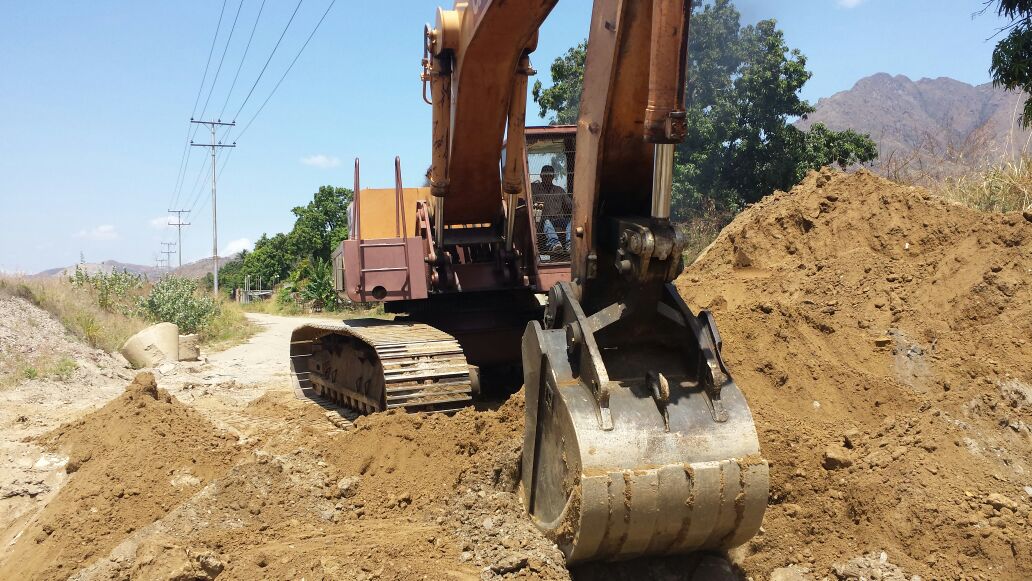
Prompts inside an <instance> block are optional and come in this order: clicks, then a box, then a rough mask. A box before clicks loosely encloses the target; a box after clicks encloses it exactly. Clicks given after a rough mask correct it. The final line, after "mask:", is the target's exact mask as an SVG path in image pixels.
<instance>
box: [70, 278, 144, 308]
mask: <svg viewBox="0 0 1032 581" xmlns="http://www.w3.org/2000/svg"><path fill="white" fill-rule="evenodd" d="M69 281H70V282H71V283H72V286H73V287H75V288H78V289H91V290H92V292H93V293H95V298H96V301H97V305H98V306H99V307H100V308H102V309H104V310H105V311H108V312H110V313H118V314H120V315H124V316H126V317H137V316H140V314H141V313H140V297H141V296H142V295H143V287H144V278H143V276H142V275H139V274H133V273H131V272H129V271H126V270H123V271H122V272H116V271H112V272H110V273H105V272H98V273H96V274H93V275H91V274H89V273H87V272H86V271H85V270H83V269H82V268H80V267H79V266H78V265H76V267H75V274H73V275H72V276H70V277H69Z"/></svg>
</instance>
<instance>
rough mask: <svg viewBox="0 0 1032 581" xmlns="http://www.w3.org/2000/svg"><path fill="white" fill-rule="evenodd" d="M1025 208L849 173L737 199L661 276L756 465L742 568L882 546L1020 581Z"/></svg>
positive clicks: (807, 563)
mask: <svg viewBox="0 0 1032 581" xmlns="http://www.w3.org/2000/svg"><path fill="white" fill-rule="evenodd" d="M1030 245H1032V223H1030V222H1029V221H1027V220H1026V219H1024V218H1023V217H1022V216H1021V215H1020V214H1009V215H1000V214H985V213H979V212H975V211H972V210H969V209H967V208H964V207H959V206H956V205H951V204H948V203H945V202H943V201H942V200H940V199H938V198H935V197H933V196H931V195H930V194H929V193H928V192H926V191H924V190H921V189H914V188H908V187H903V186H899V185H896V184H894V183H891V182H888V181H885V180H883V179H881V178H878V177H876V176H874V175H872V174H870V173H867V172H859V173H856V174H841V173H834V172H829V171H825V172H822V173H814V174H811V175H810V176H809V177H808V178H807V179H806V180H805V181H804V182H803V183H802V184H800V185H799V186H798V187H796V188H795V189H794V190H793V191H792V192H791V193H778V194H775V195H773V196H770V197H768V198H765V199H764V200H763V201H762V202H761V203H759V204H757V205H755V206H753V207H751V208H749V209H748V210H746V211H745V212H743V213H742V214H741V215H740V216H739V217H738V218H737V219H736V220H735V221H734V222H733V223H732V224H731V225H730V226H729V227H728V228H727V229H725V231H724V232H723V233H721V235H720V236H719V238H718V239H717V240H716V241H715V242H714V244H713V245H712V246H711V247H710V248H709V249H708V251H707V252H705V253H704V255H703V256H702V257H700V258H699V260H698V261H697V262H696V263H695V264H694V265H693V266H692V267H690V268H689V269H688V271H687V272H686V273H685V275H684V276H683V277H682V278H681V279H679V280H678V288H679V289H680V291H681V293H682V295H683V296H684V297H685V298H686V300H687V301H688V303H689V304H690V305H693V306H695V307H698V308H709V309H711V310H712V311H713V312H714V313H715V314H716V318H717V321H718V322H719V325H720V330H721V333H722V336H723V341H724V355H725V358H726V359H727V361H728V363H729V365H730V367H731V370H732V372H733V373H735V378H736V380H737V382H738V383H739V385H741V386H742V388H743V389H744V391H745V393H746V395H747V397H748V399H749V402H750V406H751V408H752V410H753V414H754V415H755V417H756V422H757V427H758V429H759V434H760V444H761V447H762V449H763V453H764V455H765V456H766V457H767V458H768V459H769V460H770V461H771V468H772V472H771V479H772V481H771V496H770V506H769V508H768V510H767V514H766V517H765V520H764V531H765V532H764V534H762V535H760V536H758V537H756V538H755V539H754V540H753V541H752V542H750V543H749V544H748V545H747V546H746V547H744V548H743V549H742V550H740V551H738V552H737V553H736V556H737V557H738V558H739V559H740V560H741V563H742V566H743V567H744V569H745V570H746V571H747V572H748V573H749V574H752V575H755V576H757V577H758V578H764V577H766V576H767V575H768V574H769V573H770V572H771V571H772V570H773V569H775V568H777V567H782V566H786V565H788V564H790V563H797V564H799V565H801V566H803V567H806V568H809V569H810V570H811V571H812V572H813V573H814V574H816V575H817V576H824V575H831V574H833V573H834V571H833V566H834V565H835V564H841V563H843V562H844V561H846V560H848V559H849V558H851V557H852V556H855V555H860V554H863V553H868V552H869V551H874V552H879V551H885V552H886V553H887V555H888V558H889V559H891V560H892V561H893V562H894V563H895V564H897V565H899V566H900V567H902V568H903V569H904V570H905V571H907V572H909V573H910V574H918V575H921V576H922V577H924V578H926V579H928V578H933V579H955V578H961V577H965V578H982V579H1028V578H1032V512H1030V511H1032V503H1030V494H1032V493H1028V492H1027V491H1032V488H1025V487H1028V486H1029V485H1030V484H1032V473H1030V469H1032V465H1030V459H1032V397H1030V396H1032V288H1030V281H1032V276H1030V275H1032V250H1030Z"/></svg>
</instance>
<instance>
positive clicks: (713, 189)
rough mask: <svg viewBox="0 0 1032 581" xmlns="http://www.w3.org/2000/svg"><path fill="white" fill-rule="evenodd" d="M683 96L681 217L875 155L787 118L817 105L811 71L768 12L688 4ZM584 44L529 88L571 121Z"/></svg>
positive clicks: (719, 0) (677, 209) (736, 205)
mask: <svg viewBox="0 0 1032 581" xmlns="http://www.w3.org/2000/svg"><path fill="white" fill-rule="evenodd" d="M693 11H694V13H693V15H692V23H691V32H690V34H689V40H688V43H689V46H688V57H689V73H688V86H687V89H686V95H685V97H686V98H685V103H686V108H687V128H688V131H687V136H686V139H685V141H684V143H682V144H680V145H679V146H678V148H677V157H676V165H675V170H674V208H673V210H674V216H675V218H681V219H683V218H685V217H686V216H687V215H689V214H691V213H693V212H698V211H701V210H702V209H703V208H705V207H706V206H707V204H706V201H707V200H709V201H712V202H714V203H715V204H716V205H717V206H719V207H721V208H723V209H729V210H738V209H740V208H741V207H742V206H743V205H744V204H747V203H751V202H755V201H757V200H759V199H760V198H761V197H763V196H765V195H767V194H769V193H771V192H772V191H774V190H775V189H782V190H787V189H789V188H791V187H792V186H794V185H795V184H797V183H798V182H799V181H800V180H801V179H802V178H803V176H805V175H806V172H807V171H809V170H811V169H817V168H819V167H821V166H822V165H826V164H828V163H837V164H839V165H841V166H843V167H845V166H849V165H853V164H857V163H864V162H868V161H871V160H873V159H874V158H875V157H876V156H877V149H876V147H875V144H874V142H873V141H871V139H870V138H869V137H868V136H866V135H860V134H858V133H856V132H854V131H841V132H840V131H832V130H830V129H828V128H827V127H824V126H823V125H815V126H814V127H812V128H811V129H810V130H809V131H805V132H804V131H802V130H800V129H798V128H797V127H795V126H794V125H792V124H791V123H790V121H791V120H793V119H795V118H799V117H805V116H806V115H807V114H808V113H811V112H812V111H813V110H814V109H813V107H812V106H811V105H810V104H809V103H807V102H806V101H804V100H803V99H801V98H800V97H799V91H800V89H802V87H803V85H804V84H805V83H806V81H808V80H809V79H810V72H809V71H807V70H806V57H804V56H803V55H802V53H800V52H799V51H798V50H790V49H789V48H788V46H787V45H786V43H785V39H784V35H783V33H782V32H781V31H780V30H778V29H777V23H776V22H775V21H774V20H764V21H761V22H759V23H757V24H756V25H754V26H753V25H750V26H744V27H743V26H742V25H741V18H740V15H739V13H738V11H737V10H736V9H735V7H734V5H733V4H732V2H731V0H714V2H713V3H712V4H706V5H703V4H702V2H696V3H695V4H694V6H693ZM586 48H587V45H586V43H583V42H582V43H581V44H578V45H577V46H576V47H574V48H571V49H570V50H569V51H567V52H566V54H564V55H563V56H561V57H559V58H557V59H556V60H555V62H554V63H553V64H552V67H551V72H552V82H553V84H552V86H551V87H549V88H547V89H542V88H541V86H540V84H539V83H535V86H534V91H533V97H534V99H535V101H536V102H537V103H538V105H539V106H540V107H541V114H542V115H546V114H547V113H548V112H549V111H551V112H553V113H554V116H553V117H552V119H551V120H550V122H552V123H570V122H574V121H576V117H577V108H578V107H579V104H580V97H579V96H580V93H581V90H582V87H583V81H584V56H585V54H586Z"/></svg>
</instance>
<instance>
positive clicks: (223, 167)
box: [190, 149, 236, 214]
mask: <svg viewBox="0 0 1032 581" xmlns="http://www.w3.org/2000/svg"><path fill="white" fill-rule="evenodd" d="M234 151H236V150H235V149H230V150H229V151H227V152H226V155H225V156H223V158H222V163H221V164H219V173H218V179H220V180H221V179H222V172H224V171H226V165H227V164H228V163H229V158H231V157H233V152H234ZM208 202H209V199H208V198H204V200H203V201H202V202H201V205H200V206H197V213H198V214H199V213H201V212H203V211H204V209H205V208H207V207H208ZM190 211H191V212H192V211H193V210H190Z"/></svg>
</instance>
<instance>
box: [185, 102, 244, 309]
mask: <svg viewBox="0 0 1032 581" xmlns="http://www.w3.org/2000/svg"><path fill="white" fill-rule="evenodd" d="M190 123H197V124H201V125H207V126H208V127H209V128H210V129H211V143H194V142H192V141H191V142H190V145H192V146H194V147H210V148H211V263H212V277H213V280H212V286H213V288H214V290H215V294H219V213H218V203H217V202H218V196H217V195H216V186H215V180H216V171H215V169H216V168H215V152H216V151H217V150H218V148H220V147H236V143H232V144H229V143H219V142H218V141H217V140H216V139H215V129H216V128H217V127H220V126H228V127H233V126H235V125H236V122H235V121H234V122H230V123H223V122H222V121H220V120H216V121H200V120H196V119H191V120H190Z"/></svg>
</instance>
